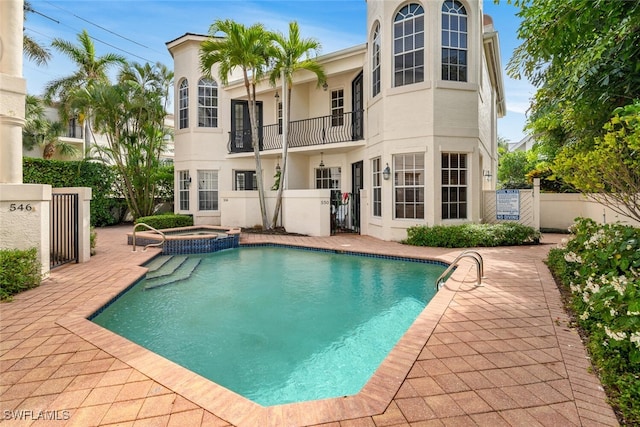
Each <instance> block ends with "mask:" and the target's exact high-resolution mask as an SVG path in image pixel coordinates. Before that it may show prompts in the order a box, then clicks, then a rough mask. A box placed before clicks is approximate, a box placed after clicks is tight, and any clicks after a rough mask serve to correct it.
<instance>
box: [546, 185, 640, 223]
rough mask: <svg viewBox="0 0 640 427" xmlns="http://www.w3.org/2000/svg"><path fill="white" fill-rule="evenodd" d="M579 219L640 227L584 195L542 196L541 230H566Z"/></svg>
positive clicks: (632, 220) (634, 221) (633, 221)
mask: <svg viewBox="0 0 640 427" xmlns="http://www.w3.org/2000/svg"><path fill="white" fill-rule="evenodd" d="M578 217H583V218H591V219H593V220H594V221H596V222H599V223H614V222H620V223H621V224H625V225H631V226H633V227H640V222H638V221H636V220H634V219H632V218H629V217H627V216H623V215H620V214H619V213H617V212H614V211H613V210H612V209H611V208H608V207H606V206H604V205H602V204H600V203H598V202H596V201H595V200H592V199H589V198H587V197H586V196H584V195H582V194H551V193H549V194H547V193H543V194H541V195H540V228H542V229H548V230H566V229H567V228H568V227H569V226H570V225H571V224H573V223H574V220H575V219H576V218H578Z"/></svg>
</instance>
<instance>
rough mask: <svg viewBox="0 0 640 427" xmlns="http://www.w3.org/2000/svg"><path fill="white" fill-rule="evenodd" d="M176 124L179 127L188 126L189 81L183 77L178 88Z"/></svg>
mask: <svg viewBox="0 0 640 427" xmlns="http://www.w3.org/2000/svg"><path fill="white" fill-rule="evenodd" d="M178 126H179V129H186V128H188V127H189V82H188V81H187V79H183V80H182V81H181V82H180V88H179V89H178Z"/></svg>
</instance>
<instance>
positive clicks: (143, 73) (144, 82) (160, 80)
mask: <svg viewBox="0 0 640 427" xmlns="http://www.w3.org/2000/svg"><path fill="white" fill-rule="evenodd" d="M173 76H174V74H173V71H171V70H170V69H169V68H167V66H166V65H164V64H162V63H161V62H156V63H155V64H154V65H151V64H149V63H148V62H147V63H145V64H144V65H141V64H139V63H137V62H134V63H132V64H126V65H125V66H124V68H123V69H122V70H121V71H120V74H119V75H118V81H120V82H125V81H128V82H130V83H133V84H134V85H137V86H138V87H140V88H141V89H143V90H145V91H147V92H156V93H158V94H160V96H162V98H163V99H164V104H163V108H164V111H165V112H166V110H167V108H168V103H169V91H170V90H171V85H172V84H173Z"/></svg>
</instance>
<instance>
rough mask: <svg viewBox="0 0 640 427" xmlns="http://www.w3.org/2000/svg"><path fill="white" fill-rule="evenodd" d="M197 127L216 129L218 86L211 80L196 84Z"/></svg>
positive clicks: (203, 80) (203, 79)
mask: <svg viewBox="0 0 640 427" xmlns="http://www.w3.org/2000/svg"><path fill="white" fill-rule="evenodd" d="M198 127H201V128H217V127H218V84H217V83H216V82H215V80H212V79H207V78H202V79H200V81H199V82H198Z"/></svg>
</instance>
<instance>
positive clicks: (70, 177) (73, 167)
mask: <svg viewBox="0 0 640 427" xmlns="http://www.w3.org/2000/svg"><path fill="white" fill-rule="evenodd" d="M22 164H23V175H24V178H23V181H24V183H25V184H27V183H32V184H49V185H51V186H52V187H56V188H59V187H89V188H91V225H93V226H95V227H102V226H105V225H114V224H119V223H120V222H121V221H122V218H123V217H124V214H125V213H126V209H127V206H126V203H125V201H124V199H123V198H121V197H120V196H119V195H117V194H115V191H114V189H115V180H116V179H117V178H116V177H117V175H116V172H115V171H114V169H113V168H112V167H110V166H107V165H105V164H103V163H98V162H90V161H60V160H44V159H32V158H28V157H25V158H23V160H22Z"/></svg>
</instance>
